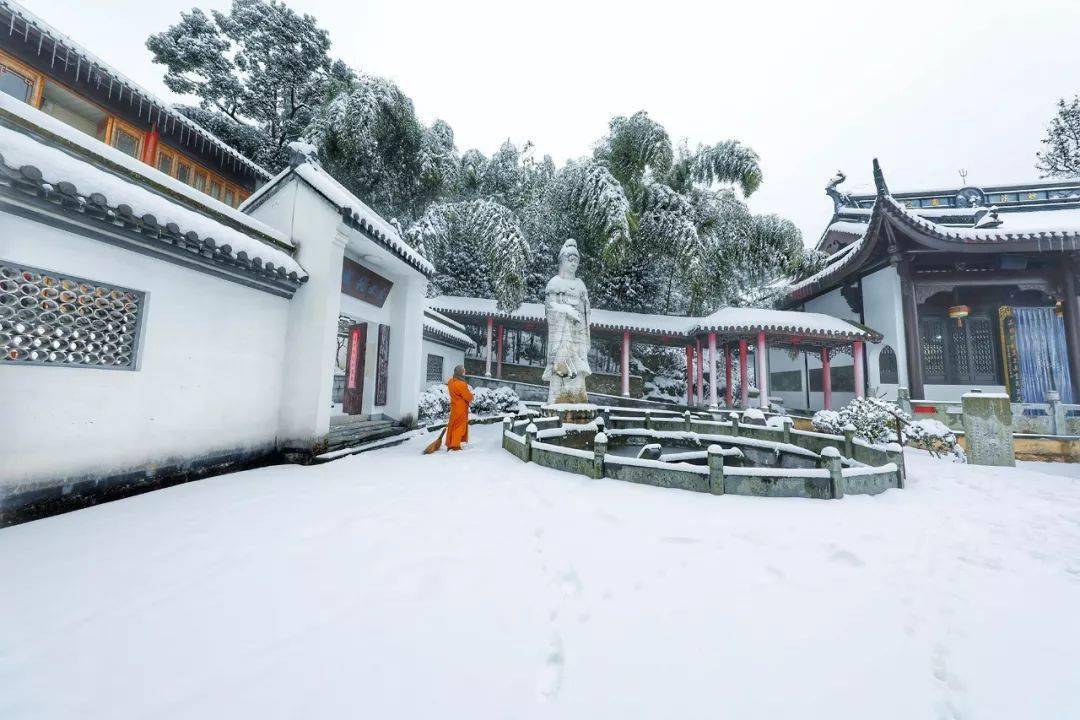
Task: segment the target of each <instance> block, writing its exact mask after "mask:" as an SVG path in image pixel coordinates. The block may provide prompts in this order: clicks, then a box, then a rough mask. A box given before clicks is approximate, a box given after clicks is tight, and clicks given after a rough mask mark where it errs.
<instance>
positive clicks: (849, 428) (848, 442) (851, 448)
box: [842, 423, 855, 458]
mask: <svg viewBox="0 0 1080 720" xmlns="http://www.w3.org/2000/svg"><path fill="white" fill-rule="evenodd" d="M842 432H843V433H844V457H847V458H854V457H855V426H854V425H852V424H851V423H848V424H847V425H845V426H844V427H843V428H842Z"/></svg>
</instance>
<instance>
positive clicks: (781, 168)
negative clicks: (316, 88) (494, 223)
mask: <svg viewBox="0 0 1080 720" xmlns="http://www.w3.org/2000/svg"><path fill="white" fill-rule="evenodd" d="M193 1H194V0H157V1H156V2H152V3H147V2H146V0H109V1H106V0H98V2H86V0H27V2H26V4H27V6H28V7H30V8H31V9H32V10H33V11H34V12H36V13H38V14H39V15H41V16H42V17H44V18H45V19H46V20H48V21H49V22H51V23H52V24H54V25H56V26H57V27H59V28H60V29H61V30H62V31H64V32H66V33H67V34H68V35H70V36H72V37H73V38H75V39H76V40H78V41H80V42H82V43H83V44H84V45H86V46H87V47H88V48H89V49H90V50H91V51H92V52H94V53H95V54H97V55H99V56H100V57H101V58H102V59H104V60H106V61H107V62H110V63H112V64H114V65H115V66H117V67H118V68H119V69H121V70H122V71H123V72H124V73H126V74H127V75H129V76H131V77H132V78H133V79H135V80H136V81H138V82H140V83H142V84H143V85H144V86H146V87H148V88H149V89H151V90H154V91H158V92H160V93H162V94H163V95H166V96H167V95H168V93H167V91H166V90H165V88H164V86H163V84H162V83H161V80H160V78H161V75H162V72H163V71H162V68H161V67H160V66H155V65H153V64H152V63H151V62H150V54H149V52H148V51H147V50H146V48H145V46H144V41H145V39H146V36H147V35H148V34H150V33H151V32H156V31H158V30H161V29H163V28H165V27H166V26H168V25H169V24H171V23H173V22H175V21H176V20H177V19H178V18H179V14H180V11H181V10H183V9H187V8H189V7H191V6H192V2H193ZM196 4H197V5H198V6H199V7H202V8H210V7H215V8H221V9H224V8H226V7H227V6H228V5H229V2H228V0H211V1H209V2H207V1H205V0H199V1H198V2H197V3H196ZM288 4H289V5H290V6H292V7H293V8H294V9H295V10H297V11H302V12H308V13H311V14H313V15H314V16H315V17H316V18H318V20H319V23H320V25H322V26H323V27H325V28H327V29H328V30H329V31H330V34H331V37H332V39H333V43H334V45H333V48H332V54H333V55H335V56H337V57H341V58H343V59H344V60H345V61H346V62H348V63H349V64H350V65H352V66H353V67H354V68H357V69H359V70H362V71H365V72H370V73H375V74H379V75H384V76H387V77H390V78H392V79H393V80H394V81H396V82H397V83H398V84H399V85H400V86H401V87H402V89H403V90H404V91H405V92H406V93H407V94H408V95H409V96H410V97H412V99H413V101H414V102H415V103H416V108H417V111H418V112H419V114H420V115H421V117H422V118H424V119H425V120H426V121H430V120H431V119H433V118H435V117H441V118H442V119H444V120H446V121H447V122H449V123H450V125H451V126H452V127H453V128H454V131H455V133H456V136H457V144H458V147H459V149H462V150H464V149H466V148H469V147H479V148H480V149H481V150H483V151H484V152H485V153H486V154H490V153H491V152H492V151H493V150H494V149H496V148H497V147H498V145H499V144H500V143H501V142H502V141H503V140H505V139H506V138H510V139H511V140H513V141H515V142H517V143H519V144H522V143H524V142H525V141H526V140H532V141H533V142H534V143H535V144H536V146H537V151H538V154H544V153H550V154H551V155H552V156H553V157H554V158H555V160H556V161H557V162H560V163H561V162H562V161H564V160H565V159H567V158H570V157H575V156H578V155H582V154H584V153H586V152H588V150H589V149H590V147H591V144H592V143H593V142H594V141H595V140H596V139H597V138H598V137H600V136H601V135H602V134H603V133H604V131H605V129H606V126H607V122H608V120H609V119H610V117H611V116H612V115H615V114H629V113H633V112H635V111H637V110H639V109H644V110H647V111H648V112H649V114H650V115H651V116H652V117H653V118H655V119H656V120H659V121H660V122H662V123H663V124H664V125H665V127H667V129H668V132H669V133H671V135H672V137H673V139H675V140H678V139H679V138H682V137H686V138H689V140H690V141H691V143H692V144H693V143H697V142H705V143H712V142H716V141H719V140H723V139H726V138H738V139H740V140H742V141H744V142H746V143H748V144H749V145H750V146H752V147H753V148H754V149H755V150H757V152H758V153H759V154H760V155H761V158H762V164H763V166H764V171H765V183H764V185H763V187H762V188H761V190H759V191H758V192H757V193H756V194H755V195H754V196H753V197H752V198H751V199H750V203H751V205H752V206H753V207H754V209H755V210H757V211H759V212H776V213H779V214H781V215H785V216H787V217H790V218H791V219H793V220H794V221H795V222H796V223H797V224H798V225H799V227H800V228H801V229H802V231H803V233H804V235H805V236H806V240H807V242H808V243H812V242H813V241H815V240H816V239H817V236H818V235H819V234H820V233H821V231H822V229H823V227H824V224H825V222H826V221H827V220H828V217H829V213H830V204H829V202H828V200H827V198H826V197H825V196H824V194H823V189H824V185H825V181H826V180H827V179H828V178H829V177H830V176H831V175H832V174H833V173H834V172H835V171H836V170H837V169H842V170H844V171H845V172H846V173H847V175H848V177H849V180H848V183H847V185H846V186H845V187H846V188H847V189H848V190H849V191H859V190H868V189H870V187H871V176H870V162H871V158H873V157H878V158H880V160H881V162H882V165H883V167H884V170H885V173H886V178H887V179H888V180H889V183H890V186H891V187H892V188H893V189H894V190H898V189H919V188H928V187H936V186H952V185H956V184H958V182H959V176H958V174H957V170H958V169H959V168H965V169H967V170H968V172H969V176H968V182H969V184H975V185H978V184H992V183H1001V182H1014V181H1017V182H1019V181H1025V180H1031V179H1034V178H1036V177H1037V174H1036V172H1035V169H1034V167H1033V165H1034V159H1035V152H1036V151H1037V150H1038V149H1039V141H1040V139H1041V138H1042V137H1043V131H1044V128H1045V125H1046V122H1047V121H1048V119H1049V118H1050V117H1051V115H1052V114H1053V111H1054V104H1055V102H1056V101H1057V99H1058V98H1059V97H1060V96H1070V97H1071V96H1072V95H1073V94H1074V93H1076V92H1077V91H1080V73H1078V72H1077V71H1078V69H1080V59H1078V58H1080V55H1078V53H1077V51H1076V47H1077V42H1078V40H1080V1H1078V0H983V1H982V2H965V1H964V0H937V1H936V2H928V1H926V0H906V1H905V2H893V3H888V4H886V3H881V2H877V0H860V1H858V2H853V1H849V0H826V1H825V2H775V1H771V0H756V1H750V2H747V1H746V0H739V1H738V2H719V1H715V0H714V1H713V2H687V1H686V0H666V1H663V2H649V3H639V2H628V1H627V0H621V1H611V2H588V1H587V0H576V1H575V2H568V1H566V0H545V1H544V2H532V3H515V2H512V0H511V1H507V0H502V1H491V2H485V1H479V0H441V1H437V2H412V1H408V0H395V1H393V2H340V1H339V2H335V1H334V0H289V3H288Z"/></svg>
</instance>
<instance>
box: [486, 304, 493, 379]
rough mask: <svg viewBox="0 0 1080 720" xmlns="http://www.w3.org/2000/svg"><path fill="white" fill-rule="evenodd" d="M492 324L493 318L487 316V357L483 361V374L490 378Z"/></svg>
mask: <svg viewBox="0 0 1080 720" xmlns="http://www.w3.org/2000/svg"><path fill="white" fill-rule="evenodd" d="M493 324H494V318H492V317H491V316H490V315H488V321H487V357H486V359H485V360H484V374H485V375H487V376H488V377H491V329H492V327H491V326H492V325H493Z"/></svg>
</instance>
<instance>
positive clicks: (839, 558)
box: [829, 550, 866, 567]
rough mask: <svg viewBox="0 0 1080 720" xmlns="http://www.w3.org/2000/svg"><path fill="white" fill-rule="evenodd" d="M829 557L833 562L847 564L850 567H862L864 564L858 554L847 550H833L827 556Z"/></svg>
mask: <svg viewBox="0 0 1080 720" xmlns="http://www.w3.org/2000/svg"><path fill="white" fill-rule="evenodd" d="M829 559H830V560H832V561H833V562H834V563H839V564H841V565H848V566H850V567H862V566H863V565H865V564H866V563H864V562H863V561H862V559H861V558H860V557H859V556H858V555H856V554H855V553H853V552H850V551H848V550H833V553H832V555H830V556H829Z"/></svg>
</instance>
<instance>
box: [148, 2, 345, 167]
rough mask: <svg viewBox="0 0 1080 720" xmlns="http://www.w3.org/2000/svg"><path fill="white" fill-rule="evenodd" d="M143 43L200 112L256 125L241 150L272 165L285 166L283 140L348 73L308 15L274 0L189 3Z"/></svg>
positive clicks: (294, 136) (174, 88)
mask: <svg viewBox="0 0 1080 720" xmlns="http://www.w3.org/2000/svg"><path fill="white" fill-rule="evenodd" d="M146 46H147V48H149V50H150V52H151V53H153V57H154V62H157V63H161V64H163V65H165V66H166V68H168V70H167V72H166V73H165V78H164V80H165V85H166V86H167V87H168V88H169V89H170V90H172V91H173V92H176V93H180V94H182V95H193V96H195V97H197V98H199V104H200V108H201V109H202V110H203V111H207V112H212V113H213V114H219V115H221V116H224V117H225V118H228V119H229V120H231V121H232V122H233V123H236V124H243V123H251V124H253V125H254V126H255V127H257V128H258V129H259V130H261V131H262V134H263V142H262V143H261V144H260V145H259V146H258V148H257V149H254V150H251V149H249V148H248V147H247V146H244V145H242V146H241V149H242V150H243V151H244V152H249V153H250V155H249V156H250V157H251V159H253V160H255V161H256V162H260V163H263V164H265V165H267V166H269V167H271V168H277V167H281V166H283V165H284V163H285V162H286V160H287V157H286V155H287V152H286V150H285V146H286V145H287V144H288V143H289V142H290V141H292V140H296V139H298V138H299V137H300V135H301V133H302V132H303V130H304V128H305V127H307V125H308V122H309V121H310V120H311V117H312V115H313V113H314V111H315V109H316V108H317V107H318V105H319V104H320V103H321V102H322V100H323V98H324V96H325V94H326V92H327V89H328V87H330V86H331V85H332V84H333V83H334V82H340V81H343V80H345V79H347V78H348V76H349V75H350V74H351V71H350V70H349V69H348V68H347V67H346V66H345V65H344V64H342V63H333V62H331V60H330V57H329V55H328V53H329V50H330V37H329V35H328V34H327V32H326V31H325V30H323V29H322V28H320V27H319V26H318V24H317V23H316V21H315V18H313V17H312V16H310V15H298V14H296V13H295V12H293V11H292V10H291V9H289V7H287V6H286V5H284V4H283V3H280V2H277V0H233V4H232V7H231V8H230V10H229V12H228V13H223V12H219V11H216V10H213V11H211V12H210V14H209V15H208V14H206V13H205V12H203V11H202V10H200V9H198V8H195V9H193V10H191V11H190V12H187V13H181V15H180V22H178V23H176V24H175V25H172V26H170V27H169V28H168V29H166V30H164V31H163V32H160V33H156V34H154V35H151V36H150V38H149V39H148V40H147V41H146ZM206 119H207V116H205V115H204V121H205V120H206ZM207 124H217V123H216V122H208V123H207ZM219 127H222V126H221V125H219ZM237 132H241V133H242V132H243V131H237Z"/></svg>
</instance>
